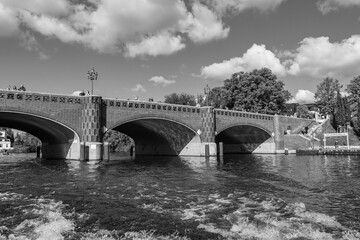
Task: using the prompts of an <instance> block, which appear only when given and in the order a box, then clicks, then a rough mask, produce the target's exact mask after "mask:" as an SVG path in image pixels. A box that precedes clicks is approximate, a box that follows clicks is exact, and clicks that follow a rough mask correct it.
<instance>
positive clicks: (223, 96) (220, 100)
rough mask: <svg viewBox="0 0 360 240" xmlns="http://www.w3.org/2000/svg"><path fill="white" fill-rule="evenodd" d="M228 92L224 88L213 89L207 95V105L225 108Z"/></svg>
mask: <svg viewBox="0 0 360 240" xmlns="http://www.w3.org/2000/svg"><path fill="white" fill-rule="evenodd" d="M227 98H228V91H227V90H226V89H225V88H224V87H215V88H213V89H212V90H211V91H210V94H209V105H210V106H213V107H214V108H225V107H227V102H228V101H227Z"/></svg>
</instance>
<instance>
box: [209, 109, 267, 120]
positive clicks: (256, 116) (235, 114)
mask: <svg viewBox="0 0 360 240" xmlns="http://www.w3.org/2000/svg"><path fill="white" fill-rule="evenodd" d="M214 111H215V114H216V115H218V116H229V117H240V118H250V119H257V120H265V121H273V119H274V115H268V114H261V113H252V112H243V111H235V110H225V109H215V110H214Z"/></svg>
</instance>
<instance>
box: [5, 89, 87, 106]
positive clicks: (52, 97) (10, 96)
mask: <svg viewBox="0 0 360 240" xmlns="http://www.w3.org/2000/svg"><path fill="white" fill-rule="evenodd" d="M0 99H6V100H20V101H21V100H25V101H34V102H59V103H69V104H73V103H74V104H82V103H83V100H82V98H81V97H75V96H70V95H69V96H66V95H65V96H64V95H60V94H46V93H31V92H14V91H1V92H0Z"/></svg>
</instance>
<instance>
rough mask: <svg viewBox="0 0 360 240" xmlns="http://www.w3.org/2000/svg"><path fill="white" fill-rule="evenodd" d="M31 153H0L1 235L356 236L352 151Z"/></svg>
mask: <svg viewBox="0 0 360 240" xmlns="http://www.w3.org/2000/svg"><path fill="white" fill-rule="evenodd" d="M33 157H34V156H32V155H10V156H1V159H0V239H360V234H359V232H360V185H359V182H360V181H359V180H360V158H359V156H296V155H229V156H225V157H224V158H223V159H222V160H217V159H216V158H207V159H206V158H201V157H139V158H126V157H117V156H113V157H112V160H111V161H109V162H106V163H105V162H101V163H99V162H80V161H70V160H41V159H34V158H33ZM300 237H302V238H300Z"/></svg>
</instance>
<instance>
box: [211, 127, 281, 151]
mask: <svg viewBox="0 0 360 240" xmlns="http://www.w3.org/2000/svg"><path fill="white" fill-rule="evenodd" d="M215 142H216V143H219V142H222V143H223V145H224V153H254V152H260V153H261V152H262V150H261V148H264V146H265V148H266V151H268V150H269V146H266V145H270V148H273V147H274V140H273V138H272V131H271V130H269V129H267V128H264V127H263V126H261V125H259V124H256V123H237V124H231V125H228V126H227V127H225V128H223V129H220V130H219V132H218V133H217V134H216V136H215Z"/></svg>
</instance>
